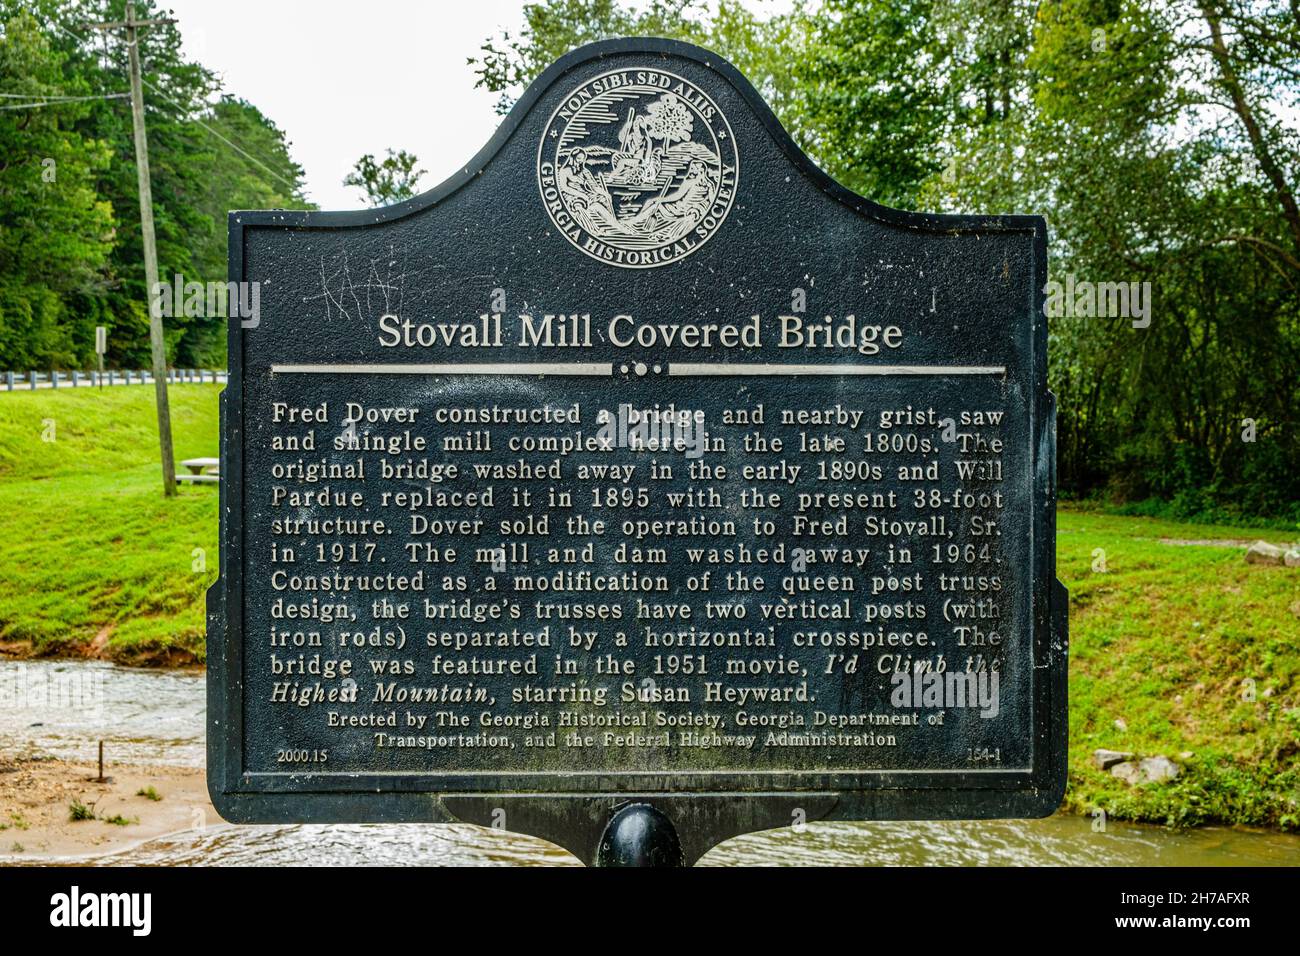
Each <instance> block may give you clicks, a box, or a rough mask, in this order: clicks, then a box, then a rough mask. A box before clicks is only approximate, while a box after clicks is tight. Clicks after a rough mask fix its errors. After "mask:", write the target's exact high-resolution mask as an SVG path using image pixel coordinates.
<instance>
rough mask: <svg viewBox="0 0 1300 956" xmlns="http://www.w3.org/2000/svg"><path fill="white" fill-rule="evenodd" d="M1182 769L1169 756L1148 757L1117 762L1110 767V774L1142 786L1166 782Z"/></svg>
mask: <svg viewBox="0 0 1300 956" xmlns="http://www.w3.org/2000/svg"><path fill="white" fill-rule="evenodd" d="M1182 769H1183V768H1182V767H1180V766H1178V764H1176V763H1174V762H1173V761H1172V760H1170V759H1169V758H1168V757H1146V758H1144V759H1142V760H1137V761H1134V760H1128V761H1125V762H1124V763H1117V764H1115V766H1113V767H1111V768H1110V774H1111V776H1112V777H1115V778H1117V779H1119V780H1122V781H1124V782H1125V783H1126V784H1128V785H1129V786H1130V787H1140V786H1144V785H1145V784H1148V783H1165V782H1166V781H1169V780H1173V779H1174V778H1175V777H1177V776H1178V774H1179V773H1180V772H1181V771H1182Z"/></svg>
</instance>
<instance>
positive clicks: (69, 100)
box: [0, 93, 131, 110]
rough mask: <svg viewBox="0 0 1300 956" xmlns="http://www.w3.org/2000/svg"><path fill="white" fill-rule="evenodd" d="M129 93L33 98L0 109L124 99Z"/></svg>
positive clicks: (37, 107) (32, 107)
mask: <svg viewBox="0 0 1300 956" xmlns="http://www.w3.org/2000/svg"><path fill="white" fill-rule="evenodd" d="M9 95H11V94H4V93H0V96H9ZM130 95H131V94H130V93H105V94H104V95H103V96H68V97H63V98H60V99H46V100H34V101H32V102H31V103H12V104H9V105H6V106H0V110H28V109H40V108H41V107H42V106H65V105H67V104H68V103H79V102H83V101H85V100H124V99H126V98H127V97H129V96H130Z"/></svg>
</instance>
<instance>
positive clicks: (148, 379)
mask: <svg viewBox="0 0 1300 956" xmlns="http://www.w3.org/2000/svg"><path fill="white" fill-rule="evenodd" d="M3 375H4V383H3V391H7V392H14V391H35V390H36V389H38V388H97V387H100V386H104V385H148V384H150V383H152V382H153V373H152V372H150V371H148V370H147V369H138V370H137V369H105V371H104V372H103V374H102V376H101V374H100V373H99V372H98V371H90V372H81V371H77V370H73V371H70V372H61V371H57V370H55V371H50V372H36V371H31V372H4V373H3ZM226 377H227V376H226V372H225V370H224V369H221V370H218V369H206V368H174V369H168V371H167V381H168V382H169V383H171V384H174V385H182V384H191V383H192V384H200V383H203V382H213V383H220V382H224V381H226Z"/></svg>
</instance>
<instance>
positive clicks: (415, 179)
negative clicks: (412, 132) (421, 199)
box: [343, 149, 425, 207]
mask: <svg viewBox="0 0 1300 956" xmlns="http://www.w3.org/2000/svg"><path fill="white" fill-rule="evenodd" d="M419 162H420V161H419V159H417V158H416V156H415V154H414V153H408V152H407V151H406V150H404V149H399V150H398V151H397V152H393V151H392V150H391V149H390V150H389V151H388V155H387V156H386V157H384V159H382V160H380V161H378V162H376V161H375V157H374V155H372V154H371V153H366V155H364V156H362V157H361V158H360V159H358V160H357V161H356V162H355V163H353V164H352V172H350V173H348V174H347V175H346V176H345V177H343V185H344V186H355V187H357V188H358V189H360V190H361V191H362V192H364V193H365V194H366V202H368V203H370V205H371V206H372V207H373V206H391V205H392V204H393V203H398V202H403V201H405V200H407V199H410V198H411V197H412V196H414V195H415V194H416V193H417V192H418V191H419V185H420V177H422V176H423V175H424V173H425V171H424V170H423V169H418V168H416V167H417V166H418V164H419Z"/></svg>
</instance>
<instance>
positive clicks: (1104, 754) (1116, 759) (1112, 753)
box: [1092, 747, 1133, 770]
mask: <svg viewBox="0 0 1300 956" xmlns="http://www.w3.org/2000/svg"><path fill="white" fill-rule="evenodd" d="M1132 759H1133V755H1132V754H1130V753H1125V752H1124V751H1122V750H1107V749H1106V748H1105V747H1100V748H1098V749H1097V750H1094V751H1093V752H1092V762H1093V763H1094V764H1096V766H1097V769H1098V770H1109V769H1110V768H1111V767H1113V766H1115V764H1117V763H1123V762H1124V761H1125V760H1132Z"/></svg>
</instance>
